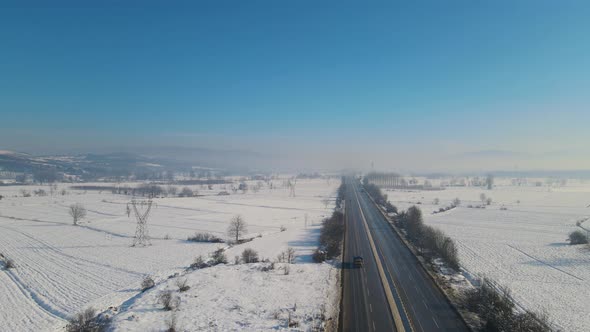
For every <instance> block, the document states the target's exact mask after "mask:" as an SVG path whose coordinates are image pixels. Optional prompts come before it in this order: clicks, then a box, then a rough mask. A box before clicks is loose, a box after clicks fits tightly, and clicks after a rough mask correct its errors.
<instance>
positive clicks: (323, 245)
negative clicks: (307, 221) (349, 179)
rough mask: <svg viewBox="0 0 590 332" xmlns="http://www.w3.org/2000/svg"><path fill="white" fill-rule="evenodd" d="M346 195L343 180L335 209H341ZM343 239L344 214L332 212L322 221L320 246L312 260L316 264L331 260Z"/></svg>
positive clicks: (337, 252)
mask: <svg viewBox="0 0 590 332" xmlns="http://www.w3.org/2000/svg"><path fill="white" fill-rule="evenodd" d="M345 193H346V184H345V183H344V178H342V183H341V184H340V187H339V188H338V196H337V197H336V208H337V209H340V208H341V207H342V202H343V201H344V195H345ZM343 238H344V214H343V213H342V212H340V211H334V213H332V216H331V217H329V218H326V219H324V220H322V229H321V231H320V239H319V242H320V245H319V247H318V248H317V249H316V250H315V251H314V253H313V256H312V258H313V260H314V262H316V263H321V262H323V261H325V260H326V259H332V258H334V257H337V256H338V255H340V248H341V247H342V239H343Z"/></svg>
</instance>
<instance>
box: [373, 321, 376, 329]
mask: <svg viewBox="0 0 590 332" xmlns="http://www.w3.org/2000/svg"><path fill="white" fill-rule="evenodd" d="M376 330H377V329H375V321H373V331H376Z"/></svg>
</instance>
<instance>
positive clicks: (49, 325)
mask: <svg viewBox="0 0 590 332" xmlns="http://www.w3.org/2000/svg"><path fill="white" fill-rule="evenodd" d="M103 185H105V184H103ZM275 185H277V184H276V183H275ZM280 185H281V184H280V183H278V186H279V187H280ZM337 186H338V183H337V181H332V182H331V183H330V184H328V183H327V182H326V181H325V180H299V181H297V186H296V197H289V190H288V189H286V188H278V189H274V190H270V189H268V188H267V187H265V188H263V189H261V190H260V192H258V193H254V192H252V191H250V192H248V193H246V194H241V193H238V194H232V195H230V196H214V194H216V193H217V192H219V191H220V190H222V189H221V188H220V186H216V187H215V188H214V190H212V191H209V190H202V189H201V190H200V193H201V194H205V195H211V196H203V197H197V198H159V199H155V202H156V204H157V206H156V208H155V209H154V210H152V213H151V215H150V219H149V221H148V226H149V232H150V235H151V237H152V241H151V242H152V246H149V247H146V248H132V247H130V245H131V243H132V241H133V236H134V233H135V226H136V222H135V220H134V218H133V215H131V218H128V217H127V215H126V213H125V207H126V203H127V202H128V201H129V199H130V197H129V196H123V195H114V194H111V193H110V192H108V191H103V192H102V193H98V192H96V191H88V192H86V193H84V192H81V191H75V190H69V189H68V187H69V185H67V184H61V185H60V186H59V187H60V190H61V188H66V189H67V190H68V194H67V195H65V196H61V195H55V196H47V197H28V198H25V197H14V196H15V195H17V196H21V195H20V194H19V190H20V189H21V188H20V187H0V195H3V196H4V199H2V200H0V253H3V254H4V255H5V256H7V257H10V258H12V259H14V261H15V262H16V265H17V268H16V269H11V270H0V305H1V306H2V310H0V321H1V322H3V326H2V329H4V328H6V329H7V330H10V331H30V330H43V331H46V330H55V329H60V328H61V327H62V326H63V325H64V318H67V317H68V316H70V315H71V314H73V313H75V312H78V311H80V310H81V309H83V308H86V307H88V306H93V307H95V308H96V309H99V310H104V309H106V308H108V307H109V306H119V305H121V304H122V303H125V308H127V309H128V310H135V309H136V307H135V304H136V303H137V305H139V306H142V305H148V304H147V303H148V302H150V301H149V299H144V298H140V297H136V295H137V294H138V292H139V285H140V282H141V280H142V279H143V278H144V277H145V276H146V275H152V276H154V278H155V280H156V282H161V281H162V280H165V279H166V277H167V276H169V275H171V274H174V273H176V272H182V271H184V269H185V268H186V267H187V266H188V265H189V264H190V263H192V261H193V260H194V258H195V257H196V256H198V255H203V256H207V255H208V254H209V253H210V252H212V251H213V250H215V249H217V248H218V247H221V246H223V245H222V244H203V243H190V242H187V241H186V238H187V236H189V235H192V234H194V233H195V232H209V233H213V234H216V235H218V236H220V237H224V238H225V232H226V229H227V226H228V223H229V220H230V219H231V217H233V216H234V215H236V214H241V215H242V216H243V217H244V219H245V220H246V222H247V223H248V234H249V235H248V236H255V235H258V234H261V235H262V237H260V238H256V239H255V240H254V241H252V242H249V243H246V244H243V245H240V246H237V247H234V248H231V249H230V250H229V251H228V253H227V255H228V257H229V258H230V260H232V261H233V256H234V255H237V254H239V253H240V252H241V251H242V250H243V248H246V247H251V248H254V249H256V250H258V251H259V252H260V255H261V256H262V257H267V258H270V259H274V258H275V257H276V255H277V254H278V253H279V252H280V251H282V250H284V249H286V248H287V247H293V248H294V249H295V250H296V252H297V255H298V259H297V263H298V264H295V265H293V267H292V268H291V273H290V274H289V275H286V276H285V275H279V274H278V273H274V274H273V273H268V272H267V273H263V272H258V273H255V272H254V270H253V268H252V267H250V266H248V265H244V266H237V267H236V266H218V267H215V268H211V269H208V270H207V271H205V270H203V271H198V272H195V273H194V275H191V276H190V277H189V278H190V280H191V282H193V281H192V280H194V281H195V285H194V287H193V288H192V289H191V291H192V290H195V291H196V290H199V291H200V292H203V294H201V293H198V294H197V296H199V297H200V298H201V297H203V296H205V295H204V294H207V292H209V294H210V296H211V302H209V305H211V306H213V307H211V308H210V309H209V310H210V313H208V314H207V315H209V316H208V317H210V319H211V320H220V321H221V320H223V321H225V322H226V323H227V324H232V323H234V322H235V323H236V324H238V323H239V322H246V321H251V320H252V319H254V318H253V317H255V316H256V315H255V314H253V313H251V312H250V311H246V310H244V311H243V312H241V311H235V310H234V311H232V312H231V314H230V313H228V312H225V311H223V310H219V309H220V308H221V307H216V306H215V304H216V302H215V298H216V296H218V295H219V294H218V293H216V292H217V289H215V290H214V289H211V290H210V289H209V288H208V287H206V286H203V285H208V284H215V283H214V282H213V281H211V280H210V279H211V278H215V276H218V277H219V276H222V278H220V279H219V280H218V281H217V282H218V283H224V281H223V280H227V282H228V285H227V286H226V287H227V289H228V292H229V290H230V289H234V287H236V285H239V283H240V282H243V283H245V284H246V285H249V286H250V288H248V289H251V290H252V291H253V292H258V293H259V294H264V292H267V293H268V294H269V295H268V296H266V297H252V300H250V299H249V296H250V295H251V294H249V293H248V292H245V291H243V292H241V293H240V292H236V293H234V294H233V296H234V298H233V300H235V302H236V303H237V304H239V305H240V306H243V307H245V308H247V307H249V306H256V307H258V308H267V309H268V310H272V309H273V308H275V307H277V308H279V309H280V308H286V307H287V306H289V305H290V306H292V305H293V303H294V302H295V301H299V302H297V306H298V310H299V308H305V307H306V306H307V307H306V308H307V309H306V310H309V311H310V312H311V311H313V310H318V308H319V307H320V306H322V305H323V304H327V303H328V302H329V301H330V299H329V298H327V297H326V294H327V293H330V288H334V287H335V285H336V284H335V283H336V280H337V279H336V278H335V277H334V272H333V271H332V269H333V268H332V267H331V266H329V265H327V264H320V265H317V264H306V263H308V262H310V260H311V258H310V257H311V256H310V255H311V253H312V251H313V249H315V246H316V245H317V236H318V234H319V225H320V221H321V219H322V218H323V217H325V216H327V215H328V214H330V213H331V209H332V208H333V199H332V203H331V204H330V205H329V206H328V207H327V208H326V207H325V206H324V204H323V203H322V199H323V198H325V197H328V196H333V195H334V192H335V189H336V187H337ZM23 188H25V189H26V190H29V191H32V190H34V189H37V188H39V186H25V187H23ZM41 188H42V187H41ZM199 188H200V187H199ZM43 189H45V190H46V191H48V189H47V188H43ZM179 189H180V188H179ZM72 203H82V204H83V205H84V206H85V207H86V208H87V210H88V215H87V217H86V218H85V219H84V220H83V221H82V223H81V225H80V226H73V225H72V223H71V218H70V216H69V215H68V212H67V211H68V208H67V207H68V206H69V205H70V204H72ZM305 215H307V219H308V222H307V225H306V223H305V219H306V218H305ZM281 226H284V227H285V228H286V229H287V230H286V231H284V232H281V231H280V228H281ZM165 238H169V239H165ZM300 271H301V272H300ZM330 273H332V276H330ZM275 275H276V278H274V276H275ZM273 278H274V279H273ZM258 279H262V280H266V279H268V284H269V286H266V285H265V286H264V287H263V288H264V289H262V288H261V287H255V285H256V283H255V282H252V280H258ZM327 280H329V282H328V281H327ZM199 284H200V285H201V286H197V285H199ZM159 287H160V286H159ZM161 287H167V285H165V284H163V285H162V286H161ZM259 288H260V289H259ZM275 293H276V294H277V297H273V296H270V295H272V294H275ZM315 294H322V295H321V296H319V297H316V296H315ZM145 295H149V294H145ZM279 295H280V296H279ZM221 298H222V297H221V295H219V296H218V297H217V299H221ZM257 299H258V300H260V299H265V301H264V302H253V301H255V300H257ZM294 300H295V301H294ZM145 301H147V302H145ZM183 301H184V300H183ZM197 302H198V303H194V304H195V305H197V304H198V305H206V302H199V301H197ZM267 302H268V303H267ZM150 303H151V302H150ZM219 303H222V302H219ZM183 308H184V309H182V310H187V312H188V310H189V306H183ZM199 310H200V309H199ZM203 310H204V309H203ZM302 310H303V309H302ZM140 311H141V312H142V313H141V314H139V315H138V316H140V317H141V316H147V315H150V314H153V315H155V316H154V317H157V316H159V314H160V313H159V312H156V311H154V310H151V311H150V310H147V311H145V310H142V309H140ZM204 312H206V311H204ZM180 313H181V312H179V317H178V319H179V326H181V325H183V324H184V325H185V326H184V328H187V329H190V328H191V327H195V328H196V327H198V326H200V325H198V324H201V321H199V322H195V324H197V323H198V324H197V325H194V324H193V323H190V322H186V324H185V322H184V321H183V319H182V317H181V315H180ZM216 315H217V316H216ZM187 317H188V316H187ZM191 317H192V315H191ZM269 317H270V316H269V315H262V316H260V317H258V318H257V320H258V321H257V322H256V323H253V324H254V325H252V326H256V328H255V329H258V328H259V327H260V328H261V329H262V328H263V326H267V327H268V326H275V325H277V326H278V324H279V323H278V321H277V320H274V318H273V319H271V318H269ZM191 319H192V318H191ZM228 319H230V321H228ZM269 319H271V320H272V321H269V322H265V320H269ZM146 320H148V319H146ZM155 321H159V318H158V319H156V318H154V322H155ZM138 322H140V324H138V325H137V326H134V324H132V323H129V322H126V323H125V324H121V326H120V328H121V329H123V330H135V328H137V329H138V330H145V328H146V327H148V326H149V324H148V325H145V323H141V322H143V320H138ZM265 324H266V325H265ZM273 324H274V325H273ZM224 326H225V325H224ZM228 326H229V325H228ZM236 326H237V325H236ZM117 328H119V326H118V325H117ZM156 330H157V328H156Z"/></svg>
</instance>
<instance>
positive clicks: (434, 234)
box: [394, 206, 459, 270]
mask: <svg viewBox="0 0 590 332" xmlns="http://www.w3.org/2000/svg"><path fill="white" fill-rule="evenodd" d="M394 222H395V223H396V225H397V226H399V227H400V228H403V229H404V230H405V231H406V234H407V238H408V240H409V241H410V242H412V243H413V244H414V245H415V246H416V247H418V248H419V249H420V250H421V251H423V250H424V249H426V250H428V251H429V252H431V253H433V254H434V255H436V256H439V257H440V258H441V259H442V260H443V261H444V262H445V263H446V264H447V265H448V266H449V267H451V268H453V269H455V270H458V269H459V257H458V254H457V246H456V245H455V241H454V240H453V239H451V238H450V237H448V236H447V235H445V233H444V232H443V231H441V230H440V229H437V228H434V227H432V226H428V225H424V220H423V218H422V211H420V209H419V208H417V207H416V206H412V207H410V208H409V209H408V210H407V211H402V212H401V213H399V214H398V215H397V216H396V217H395V218H394Z"/></svg>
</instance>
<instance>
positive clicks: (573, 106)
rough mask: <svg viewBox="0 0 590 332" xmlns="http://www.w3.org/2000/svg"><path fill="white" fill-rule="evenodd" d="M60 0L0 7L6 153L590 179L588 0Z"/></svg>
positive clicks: (1, 132) (0, 102) (1, 137)
mask: <svg viewBox="0 0 590 332" xmlns="http://www.w3.org/2000/svg"><path fill="white" fill-rule="evenodd" d="M49 3H50V2H47V1H43V2H31V1H25V2H22V1H20V2H14V3H10V2H3V3H2V4H0V115H1V116H0V148H4V149H15V150H20V151H24V152H33V153H43V152H46V153H51V152H67V151H81V150H89V151H90V150H95V149H110V148H113V149H115V148H119V147H133V146H146V145H154V146H190V147H207V148H214V149H230V148H231V149H244V150H251V151H258V152H265V153H277V154H283V155H284V154H285V151H288V153H286V154H288V155H291V156H298V159H300V160H304V161H306V162H308V163H309V164H310V165H313V166H317V167H335V166H339V165H343V166H344V165H347V166H354V167H363V166H367V165H369V163H370V160H374V161H375V162H376V163H377V166H379V167H381V168H388V169H390V168H391V169H421V170H426V169H437V168H441V169H453V168H465V169H481V170H483V169H486V168H488V169H498V168H502V169H514V168H522V169H584V168H590V132H589V131H588V127H589V125H590V108H589V105H590V19H589V18H590V2H586V1H488V2H484V1H472V0H471V1H399V2H398V1H383V2H372V1H370V2H365V1H356V2H348V1H334V2H331V1H330V2H328V1H192V2H146V1H141V2H140V1H137V2H126V1H110V2H109V1H107V2H104V1H101V2H99V1H96V2H95V3H96V4H95V5H88V4H87V5H80V4H79V1H71V2H63V1H57V2H51V5H50V4H49ZM99 3H100V5H99ZM166 4H167V5H166ZM348 153H352V154H354V156H350V155H348ZM351 159H353V160H351Z"/></svg>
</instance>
